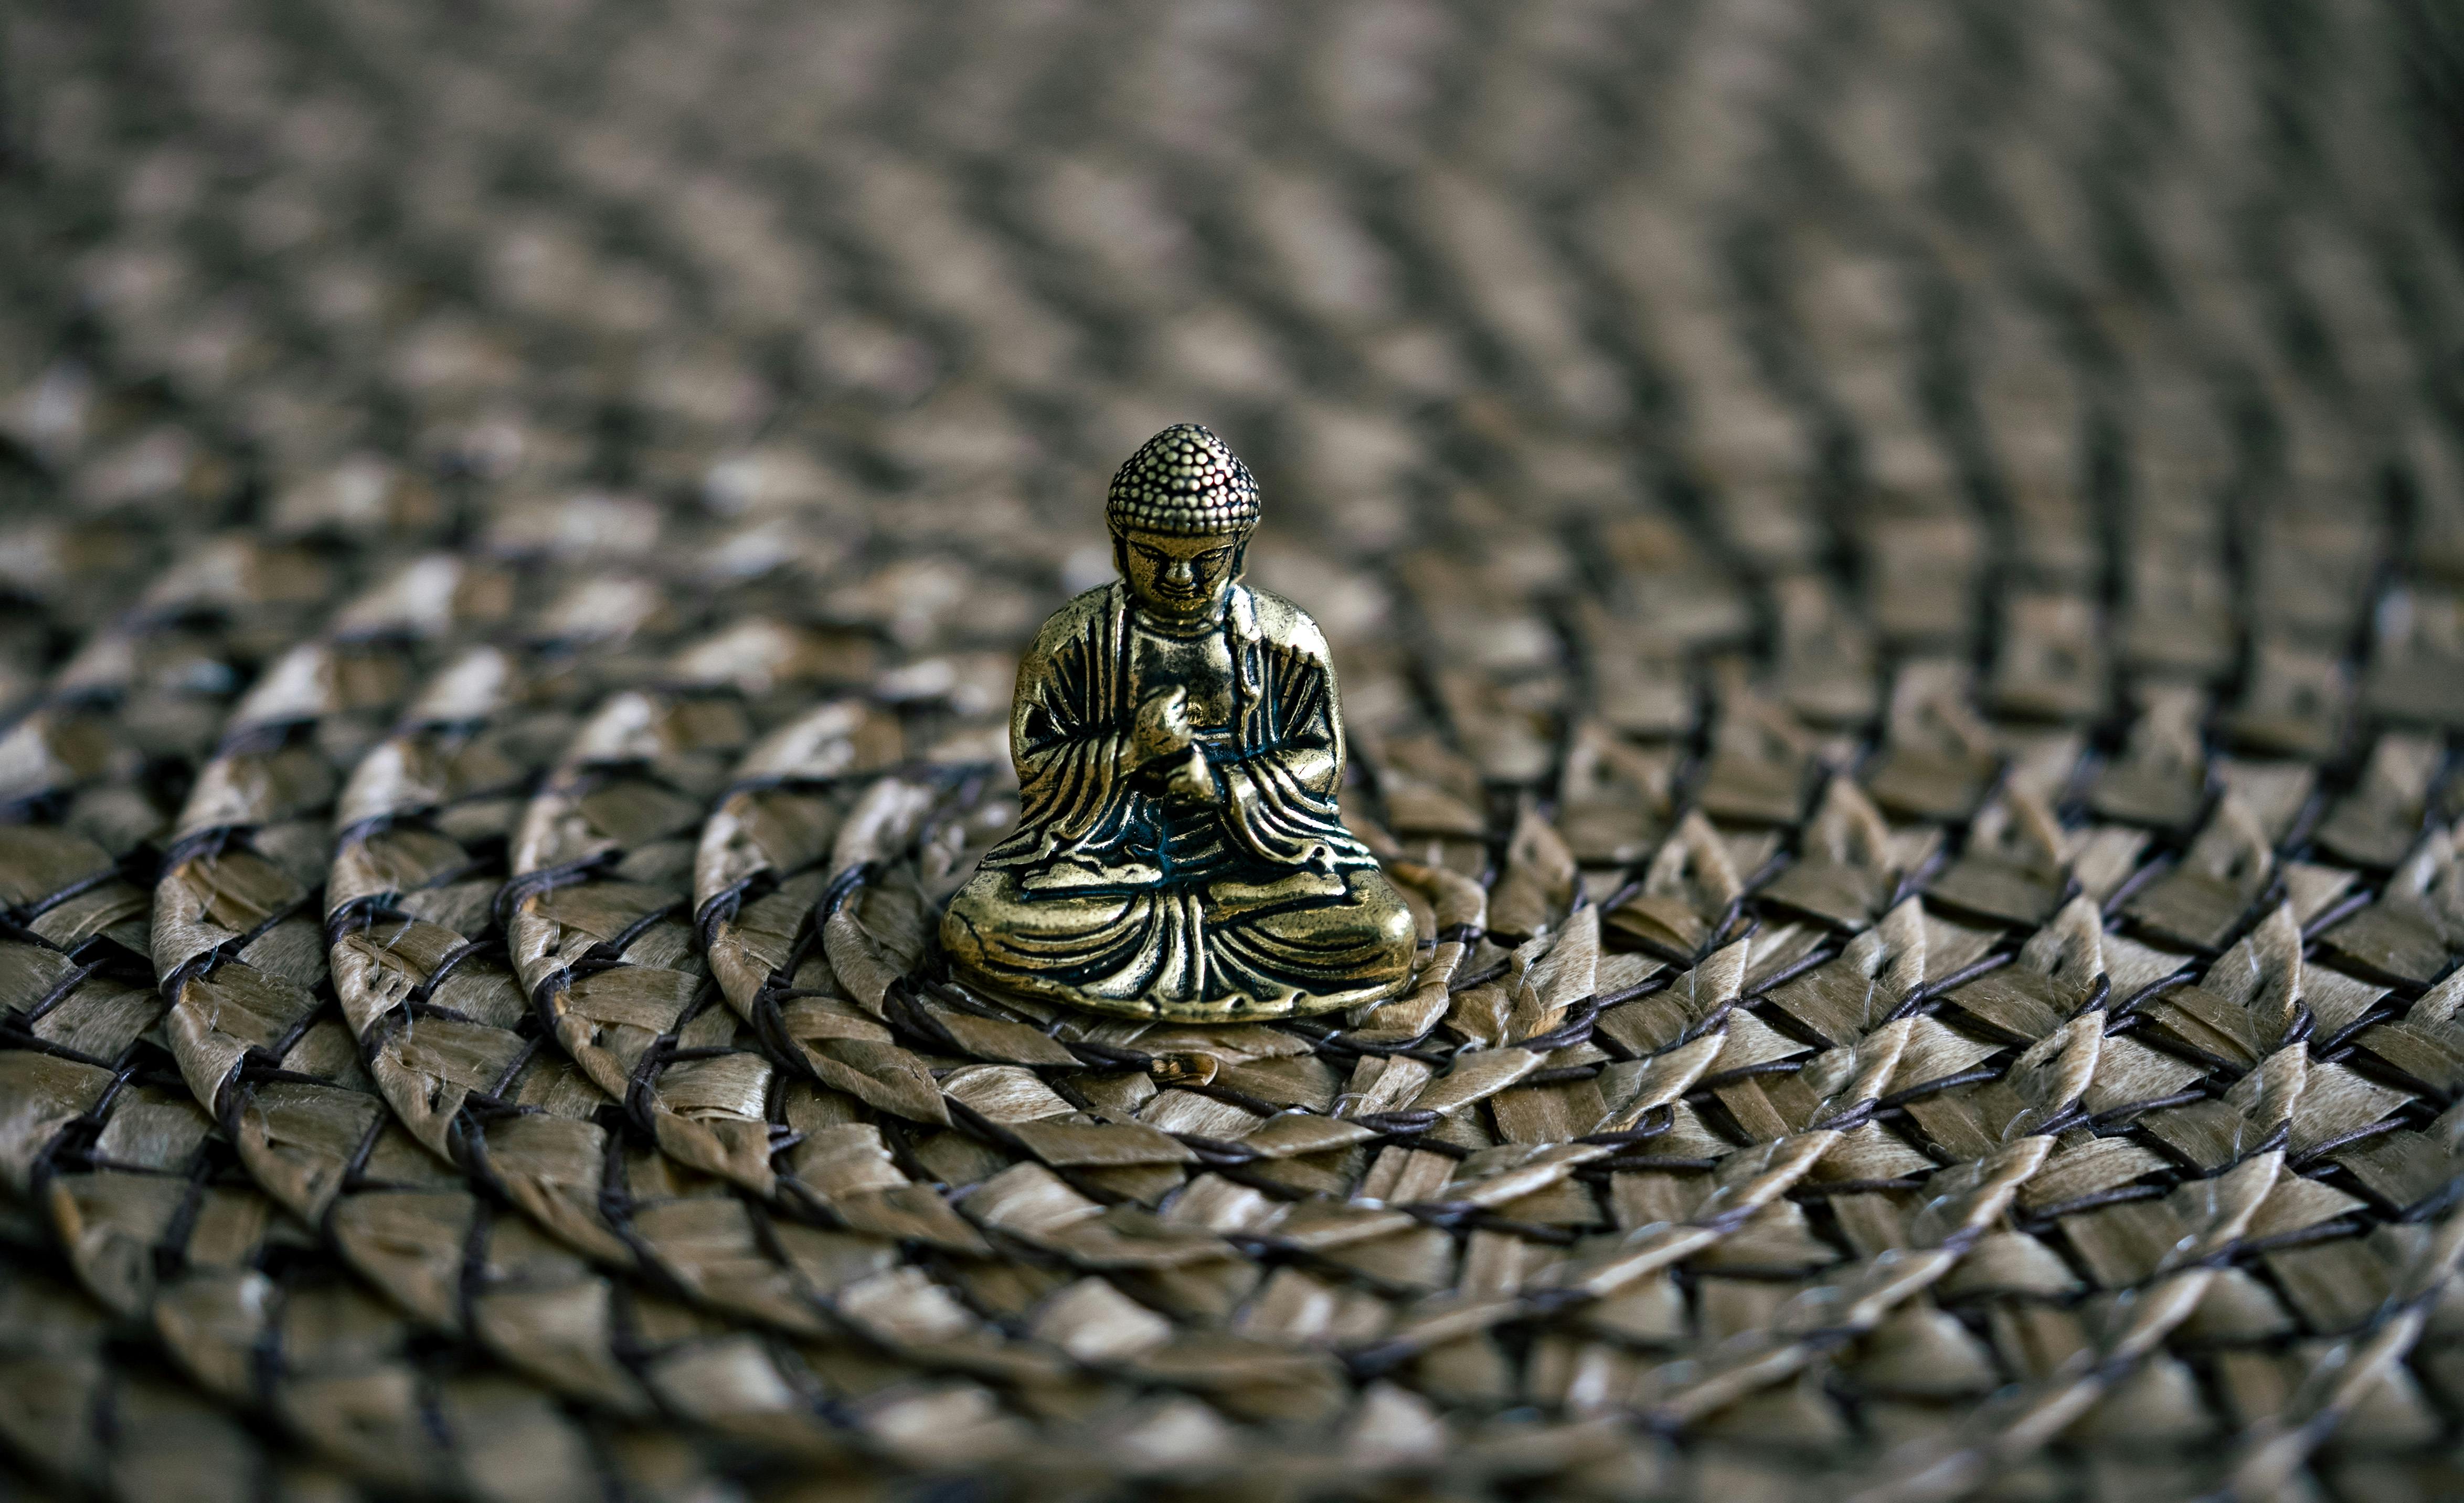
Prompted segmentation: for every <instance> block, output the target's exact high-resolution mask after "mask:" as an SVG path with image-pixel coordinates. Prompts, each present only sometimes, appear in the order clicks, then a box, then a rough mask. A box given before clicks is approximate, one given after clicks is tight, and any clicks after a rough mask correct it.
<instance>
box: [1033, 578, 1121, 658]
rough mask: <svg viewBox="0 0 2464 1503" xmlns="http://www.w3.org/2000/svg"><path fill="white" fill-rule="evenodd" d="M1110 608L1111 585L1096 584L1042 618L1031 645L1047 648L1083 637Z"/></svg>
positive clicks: (1109, 611) (1108, 612)
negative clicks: (1040, 628) (1033, 642)
mask: <svg viewBox="0 0 2464 1503" xmlns="http://www.w3.org/2000/svg"><path fill="white" fill-rule="evenodd" d="M1111 609H1112V586H1110V585H1098V586H1095V587H1094V588H1093V589H1090V590H1087V591H1085V592H1083V593H1081V594H1078V595H1074V596H1072V597H1070V599H1069V601H1068V603H1067V604H1066V605H1064V606H1063V607H1062V608H1060V609H1059V610H1056V611H1054V612H1053V613H1052V614H1050V615H1048V616H1046V617H1045V618H1044V628H1043V630H1040V631H1038V632H1036V633H1035V645H1036V646H1037V647H1039V648H1045V649H1050V648H1054V647H1058V646H1061V645H1062V644H1063V643H1067V642H1074V641H1077V640H1078V639H1079V638H1081V637H1084V636H1085V635H1087V633H1088V632H1089V630H1092V629H1093V628H1094V626H1095V624H1096V623H1097V622H1099V621H1101V620H1103V619H1104V617H1105V616H1106V615H1108V614H1110V613H1111Z"/></svg>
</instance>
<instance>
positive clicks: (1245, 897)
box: [941, 583, 1414, 1018]
mask: <svg viewBox="0 0 2464 1503" xmlns="http://www.w3.org/2000/svg"><path fill="white" fill-rule="evenodd" d="M1148 630H1161V629H1158V628H1155V627H1151V626H1149V625H1147V624H1145V623H1143V622H1142V621H1141V620H1140V619H1139V618H1138V616H1137V614H1136V612H1135V609H1134V608H1133V606H1132V605H1131V603H1130V598H1129V593H1128V590H1127V589H1126V588H1125V587H1124V586H1121V585H1120V584H1118V583H1115V584H1112V585H1110V586H1103V587H1101V588H1098V589H1093V590H1089V591H1088V592H1087V593H1086V594H1084V595H1081V596H1079V597H1078V598H1077V599H1075V600H1073V601H1071V602H1070V603H1069V604H1068V605H1067V606H1065V607H1063V608H1061V609H1060V610H1059V611H1057V612H1056V613H1055V614H1054V615H1053V617H1052V619H1051V620H1049V621H1047V622H1045V626H1044V630H1042V631H1041V632H1040V633H1039V634H1038V635H1037V638H1036V641H1035V645H1034V647H1033V648H1032V649H1030V650H1029V652H1027V654H1026V656H1025V658H1024V659H1023V661H1022V663H1021V664H1020V667H1019V680H1018V692H1017V696H1016V697H1015V699H1014V700H1013V701H1012V704H1011V711H1010V754H1011V757H1012V759H1013V761H1014V762H1015V763H1017V767H1018V776H1019V785H1020V794H1021V811H1020V818H1019V826H1018V829H1016V830H1015V831H1014V832H1013V833H1012V834H1011V835H1010V836H1009V838H1007V839H1006V840H1004V841H1002V842H1001V844H1000V845H999V846H996V847H995V848H994V849H993V850H992V851H989V852H988V853H986V855H985V856H984V858H983V861H982V863H981V864H980V866H979V869H978V871H977V873H976V874H975V875H974V876H973V877H971V878H970V879H969V880H968V882H967V884H966V886H964V887H963V888H961V889H960V890H959V892H958V894H957V896H956V897H954V898H953V899H952V901H951V904H950V908H949V912H948V913H947V914H946V915H945V916H944V917H943V920H942V927H941V935H942V943H943V947H944V948H945V949H946V950H947V951H948V952H949V954H950V957H951V961H952V963H953V966H954V968H955V969H956V971H957V973H958V975H959V976H960V977H961V978H962V979H966V980H970V981H973V982H975V983H977V984H981V985H984V986H987V987H989V988H991V989H993V990H996V991H1006V992H1013V993H1024V994H1028V995H1034V996H1041V997H1045V998H1050V999H1053V1000H1057V1001H1066V1002H1074V1003H1078V1004H1081V1005H1084V1006H1094V1007H1099V1008H1104V1009H1106V1010H1111V1011H1120V1012H1130V1013H1134V1014H1137V1015H1140V1016H1167V1017H1177V1018H1192V1017H1227V1018H1229V1017H1244V1018H1245V1017H1265V1016H1275V1015H1279V1014H1283V1013H1289V1012H1302V1011H1319V1010H1324V1009H1325V1008H1329V1007H1334V1006H1349V1005H1351V1004H1353V1003H1357V1002H1361V1001H1366V1000H1370V999H1373V998H1375V997H1381V996H1385V995H1389V994H1391V993H1392V992H1394V991H1395V990H1396V989H1397V987H1399V986H1400V985H1401V984H1402V982H1403V981H1404V979H1405V976H1406V973H1407V972H1408V971H1409V969H1410V965H1411V960H1412V951H1413V942H1414V939H1413V928H1412V919H1411V914H1410V910H1409V909H1408V907H1407V906H1406V905H1405V904H1404V902H1403V900H1402V897H1401V895H1399V894H1397V892H1396V891H1395V890H1394V888H1393V886H1392V885H1391V884H1389V883H1388V881H1387V880H1386V878H1385V876H1384V874H1383V873H1380V872H1379V871H1378V870H1377V866H1376V858H1375V857H1374V856H1373V855H1371V854H1370V852H1369V851H1368V849H1367V848H1366V847H1364V846H1362V845H1361V844H1360V842H1359V841H1358V840H1357V839H1356V838H1354V837H1353V835H1352V833H1351V832H1350V831H1349V830H1347V829H1344V828H1343V822H1342V817H1341V815H1340V813H1339V812H1338V810H1337V808H1336V802H1335V795H1336V791H1337V789H1338V787H1339V786H1340V785H1341V783H1342V781H1343V731H1342V719H1341V707H1340V703H1339V701H1338V699H1337V696H1336V690H1335V680H1334V671H1333V666H1332V663H1331V660H1330V658H1329V655H1328V652H1327V647H1326V639H1325V637H1324V636H1323V635H1322V634H1321V633H1320V632H1319V630H1318V629H1317V625H1316V623H1315V622H1313V621H1311V620H1310V619H1309V616H1308V615H1307V614H1306V613H1305V612H1303V611H1302V610H1301V609H1300V608H1298V607H1296V606H1294V605H1292V604H1291V603H1290V602H1288V601H1286V600H1283V599H1281V598H1280V597H1278V596H1275V595H1272V594H1269V593H1267V592H1265V591H1264V590H1254V589H1250V588H1247V587H1245V586H1239V585H1235V586H1232V588H1231V590H1230V592H1229V598H1228V600H1227V601H1226V604H1225V608H1224V611H1223V617H1222V621H1221V625H1220V627H1219V628H1218V629H1217V630H1221V633H1222V636H1223V643H1224V647H1225V648H1226V650H1227V656H1228V659H1229V677H1230V683H1229V685H1228V686H1225V685H1220V684H1197V685H1193V684H1188V683H1183V684H1181V685H1180V687H1182V688H1184V689H1186V690H1190V691H1192V692H1191V695H1190V700H1191V703H1192V705H1193V710H1194V713H1193V718H1192V729H1193V732H1194V733H1195V734H1196V737H1197V742H1198V749H1199V755H1200V756H1202V757H1203V758H1204V760H1205V765H1206V767H1207V769H1208V773H1209V776H1210V777H1211V778H1212V779H1213V781H1214V782H1215V783H1216V785H1217V786H1218V788H1219V789H1220V790H1221V798H1220V800H1219V801H1218V802H1217V803H1214V804H1211V805H1210V804H1207V803H1204V802H1201V801H1199V800H1195V799H1190V798H1187V797H1184V796H1178V795H1174V794H1170V793H1167V792H1166V791H1165V789H1164V787H1163V786H1162V785H1161V782H1160V780H1159V779H1158V778H1156V777H1155V774H1154V773H1153V772H1152V771H1149V772H1146V773H1143V774H1141V773H1138V772H1135V771H1133V769H1131V768H1128V767H1125V766H1124V765H1123V760H1124V759H1123V749H1124V747H1126V746H1127V745H1128V744H1129V742H1130V739H1131V736H1132V734H1133V726H1134V725H1135V722H1136V717H1137V710H1138V706H1139V704H1140V703H1141V702H1143V701H1144V700H1145V699H1146V698H1148V697H1150V696H1153V695H1154V694H1155V693H1157V692H1160V691H1162V690H1165V689H1167V688H1170V687H1172V685H1170V684H1166V683H1141V682H1139V681H1138V678H1139V672H1138V669H1139V663H1140V655H1139V653H1138V652H1136V651H1135V648H1136V639H1137V636H1138V634H1139V633H1140V632H1141V631H1148ZM1227 687H1228V691H1229V692H1228V696H1225V695H1223V694H1221V693H1220V692H1219V691H1221V690H1223V689H1225V688H1227ZM1227 697H1228V703H1229V707H1230V709H1229V715H1228V717H1226V719H1227V720H1228V723H1222V724H1211V723H1203V721H1204V720H1205V719H1211V718H1212V717H1202V715H1201V714H1200V713H1199V712H1196V710H1195V707H1196V706H1199V705H1200V704H1203V703H1213V702H1219V701H1222V700H1224V699H1226V698H1227Z"/></svg>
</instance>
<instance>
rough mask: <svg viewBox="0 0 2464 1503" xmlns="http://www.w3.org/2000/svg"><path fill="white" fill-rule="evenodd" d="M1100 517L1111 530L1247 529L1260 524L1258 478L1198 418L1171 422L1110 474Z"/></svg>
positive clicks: (1202, 532)
mask: <svg viewBox="0 0 2464 1503" xmlns="http://www.w3.org/2000/svg"><path fill="white" fill-rule="evenodd" d="M1104 520H1105V521H1106V522H1107V523H1109V524H1110V525H1111V529H1112V530H1113V531H1114V532H1121V531H1125V530H1129V529H1135V530H1137V531H1140V532H1163V533H1175V534H1178V535H1180V536H1182V537H1206V536H1209V535H1212V534H1216V533H1235V532H1247V531H1248V530H1249V529H1250V528H1252V527H1255V526H1256V525H1258V480H1257V477H1256V476H1255V475H1251V474H1250V473H1249V467H1248V466H1247V465H1244V464H1243V463H1242V462H1241V456H1240V455H1239V454H1236V453H1233V452H1232V451H1231V450H1229V449H1227V448H1225V447H1224V446H1223V440H1221V439H1220V438H1218V437H1216V436H1215V435H1214V434H1213V433H1211V432H1208V431H1206V430H1205V429H1204V428H1202V427H1200V426H1199V425H1198V424H1196V423H1175V424H1173V425H1172V426H1171V427H1170V428H1167V429H1165V430H1164V431H1162V432H1160V433H1157V434H1155V436H1154V437H1153V438H1150V439H1148V440H1147V441H1146V442H1145V443H1144V444H1142V445H1140V446H1139V447H1138V452H1137V453H1133V454H1132V455H1130V460H1129V463H1127V464H1125V465H1123V466H1121V468H1120V470H1119V472H1118V473H1116V474H1115V475H1113V476H1112V489H1111V492H1110V493H1109V494H1108V495H1107V496H1106V497H1105V498H1104Z"/></svg>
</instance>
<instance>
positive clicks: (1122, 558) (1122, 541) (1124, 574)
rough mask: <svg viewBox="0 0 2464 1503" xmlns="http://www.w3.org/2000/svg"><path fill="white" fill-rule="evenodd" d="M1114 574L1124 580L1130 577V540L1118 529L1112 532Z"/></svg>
mask: <svg viewBox="0 0 2464 1503" xmlns="http://www.w3.org/2000/svg"><path fill="white" fill-rule="evenodd" d="M1112 572H1113V573H1115V574H1118V575H1119V576H1120V577H1121V578H1123V579H1128V578H1129V577H1130V540H1129V539H1127V538H1124V537H1122V536H1121V534H1120V531H1119V529H1117V528H1115V529H1114V530H1113V532H1112Z"/></svg>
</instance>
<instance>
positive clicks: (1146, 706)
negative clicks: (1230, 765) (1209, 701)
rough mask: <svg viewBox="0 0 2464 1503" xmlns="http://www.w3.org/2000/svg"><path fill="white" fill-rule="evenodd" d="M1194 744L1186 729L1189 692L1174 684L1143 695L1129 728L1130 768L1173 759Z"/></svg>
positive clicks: (1193, 737) (1194, 736) (1190, 734)
mask: <svg viewBox="0 0 2464 1503" xmlns="http://www.w3.org/2000/svg"><path fill="white" fill-rule="evenodd" d="M1197 743H1198V738H1197V737H1196V735H1194V734H1193V733H1192V732H1191V731H1190V729H1189V691H1188V690H1186V689H1183V688H1181V687H1180V686H1179V685H1178V684H1175V685H1174V686H1173V687H1171V688H1170V689H1166V690H1164V691H1162V692H1161V693H1159V694H1154V695H1150V696H1147V699H1146V702H1145V703H1143V704H1141V705H1139V706H1138V716H1137V720H1136V722H1135V723H1134V724H1133V725H1132V726H1131V727H1130V761H1131V763H1132V764H1133V766H1136V767H1144V766H1145V765H1147V764H1148V763H1153V762H1158V761H1161V760H1162V759H1164V758H1166V757H1177V756H1178V755H1180V754H1181V753H1182V752H1185V751H1187V750H1189V749H1190V748H1191V747H1192V746H1194V745H1196V744H1197Z"/></svg>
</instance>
